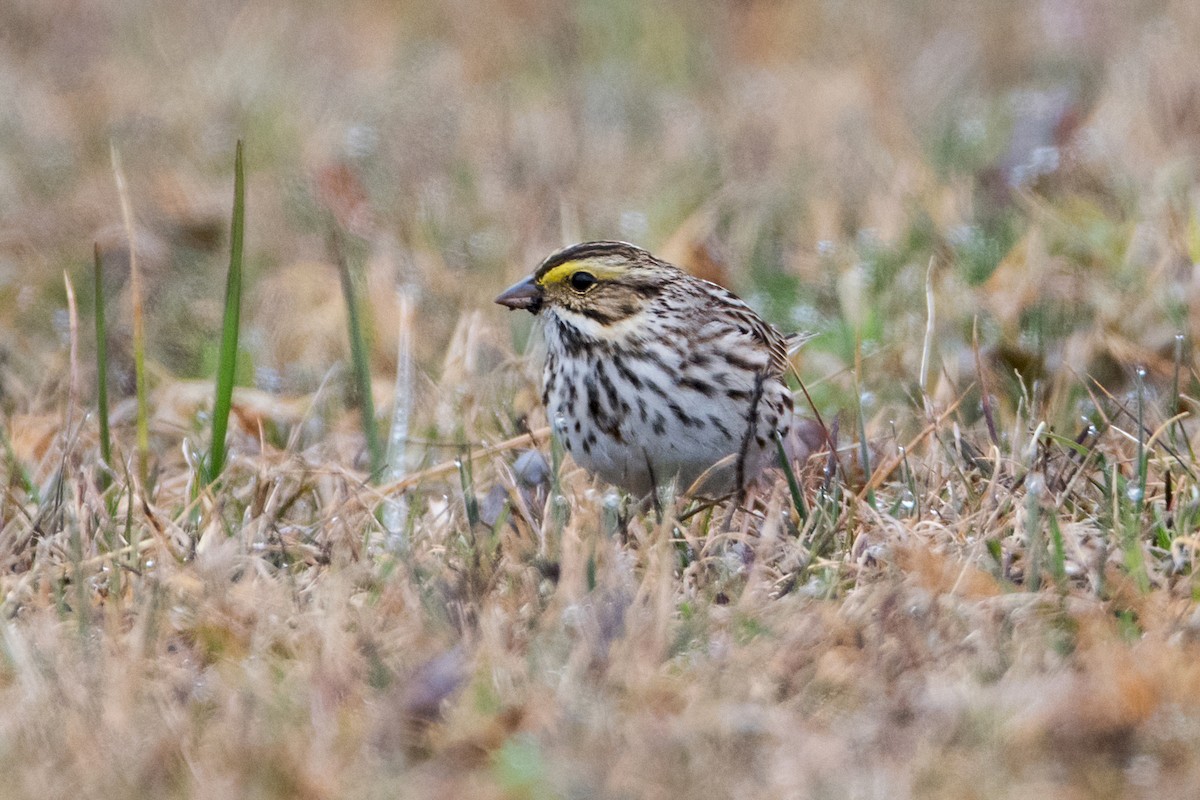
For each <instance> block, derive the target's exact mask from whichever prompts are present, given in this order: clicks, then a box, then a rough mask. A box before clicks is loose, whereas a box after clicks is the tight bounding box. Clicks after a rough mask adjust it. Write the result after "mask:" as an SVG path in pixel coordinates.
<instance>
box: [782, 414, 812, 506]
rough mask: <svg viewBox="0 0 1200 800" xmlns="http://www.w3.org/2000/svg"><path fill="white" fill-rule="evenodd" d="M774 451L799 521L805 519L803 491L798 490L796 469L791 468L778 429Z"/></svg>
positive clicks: (798, 483)
mask: <svg viewBox="0 0 1200 800" xmlns="http://www.w3.org/2000/svg"><path fill="white" fill-rule="evenodd" d="M775 453H776V455H777V456H778V457H779V465H780V467H782V468H783V474H784V475H785V476H787V484H788V491H789V492H791V495H792V507H794V508H795V509H796V513H797V514H799V515H800V519H801V521H804V520H807V519H808V507H807V506H805V505H804V493H803V492H802V491H801V490H800V482H799V481H798V480H796V471H795V470H794V469H792V462H791V460H790V459H789V458H788V455H787V449H786V448H784V446H783V437H782V436H781V435H780V434H779V431H775Z"/></svg>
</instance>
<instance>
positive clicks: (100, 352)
mask: <svg viewBox="0 0 1200 800" xmlns="http://www.w3.org/2000/svg"><path fill="white" fill-rule="evenodd" d="M93 256H94V258H93V261H92V270H93V272H92V276H93V280H94V282H95V287H94V288H95V292H94V301H95V309H94V316H95V317H96V419H97V420H98V421H99V423H100V458H101V459H103V460H104V469H102V470H101V471H100V490H101V491H104V490H105V489H107V488H108V485H109V482H110V481H111V479H112V476H111V473H112V434H111V433H110V431H109V426H108V324H107V320H106V318H105V314H106V309H105V306H104V265H103V260H102V259H101V258H100V245H99V244H98V243H97V244H96V245H95V246H94V247H93Z"/></svg>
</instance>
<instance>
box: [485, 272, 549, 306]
mask: <svg viewBox="0 0 1200 800" xmlns="http://www.w3.org/2000/svg"><path fill="white" fill-rule="evenodd" d="M496 302H497V303H499V304H500V305H502V306H508V307H509V308H513V309H516V308H523V309H525V310H526V311H528V312H529V313H530V314H536V313H538V312H539V311H541V310H542V287H540V286H538V285H537V284H536V283H534V282H533V278H532V277H530V278H526V279H525V280H523V281H521V282H520V283H515V284H513V285H512V286H510V287H508V288H507V289H505V290H504V292H503V293H502V294H501V295H500V296H499V297H497V298H496Z"/></svg>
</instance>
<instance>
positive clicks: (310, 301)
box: [0, 0, 1200, 798]
mask: <svg viewBox="0 0 1200 800" xmlns="http://www.w3.org/2000/svg"><path fill="white" fill-rule="evenodd" d="M1198 37H1200V10H1198V9H1197V8H1196V7H1194V4H1191V3H1188V2H1183V0H1176V1H1175V2H1129V3H1122V4H1097V3H1088V2H1083V1H1082V0H1040V1H1039V2H1033V1H1032V0H1028V1H1023V2H1015V3H1008V4H994V3H979V4H970V5H969V4H957V3H950V2H947V1H946V0H913V1H912V2H905V3H886V2H882V0H868V2H862V3H855V4H837V3H833V4H831V3H821V2H815V1H814V2H804V1H803V0H801V1H799V2H793V3H787V2H768V1H767V0H752V1H751V2H739V3H729V4H722V3H715V2H702V3H685V2H662V3H634V2H624V1H623V0H622V2H617V3H599V2H588V1H583V0H581V1H580V2H573V3H561V4H556V3H550V2H546V1H545V0H521V1H520V2H518V1H517V0H509V1H508V2H502V3H497V4H487V5H482V4H461V3H444V4H425V3H416V2H400V3H394V4H385V3H377V2H366V1H365V0H364V1H363V2H351V3H347V4H340V5H338V4H328V3H318V2H309V3H299V4H293V5H284V4H265V3H264V4H257V5H240V4H235V3H209V4H202V3H192V2H185V3H180V4H173V5H171V6H169V7H168V6H164V5H162V4H150V3H142V2H130V3H125V4H121V5H120V6H119V7H114V6H112V5H110V4H103V3H91V2H80V3H76V4H73V5H72V6H71V9H70V13H66V12H65V11H63V10H62V8H61V7H58V6H50V5H47V4H42V3H35V2H20V1H19V2H14V3H8V4H5V5H3V6H0V63H3V67H4V68H3V69H0V97H2V98H3V99H4V105H5V108H6V109H7V111H6V114H5V115H4V119H3V121H2V122H0V320H2V321H3V324H2V325H0V421H2V422H3V427H2V430H3V432H4V442H3V444H4V447H3V452H2V458H0V479H2V481H3V486H4V492H3V496H2V498H0V567H2V568H3V569H2V570H0V595H2V597H0V702H3V705H4V708H5V709H6V712H5V714H4V715H3V721H0V768H2V769H3V770H4V772H5V774H6V775H7V776H9V779H8V780H7V781H6V785H5V789H4V793H5V795H6V796H12V797H26V796H35V795H36V796H39V797H66V796H74V797H79V796H84V797H93V796H153V797H174V796H181V797H182V796H214V797H216V796H221V797H230V796H237V797H264V798H265V797H313V798H317V797H376V796H401V797H414V798H416V797H434V796H437V797H441V796H445V797H467V798H476V797H479V798H493V797H495V798H551V797H564V798H565V797H605V798H608V797H611V798H624V797H679V796H697V795H698V796H706V797H707V796H711V797H723V796H730V797H754V798H761V797H781V798H782V797H835V796H836V797H842V796H850V797H878V798H904V797H922V798H924V797H936V798H1017V797H1063V798H1084V797H1096V798H1116V797H1154V798H1170V797H1192V796H1194V787H1195V786H1196V785H1198V784H1200V744H1198V743H1200V736H1198V735H1197V734H1198V732H1200V641H1198V637H1200V614H1197V606H1196V603H1195V598H1196V596H1197V584H1196V578H1195V569H1194V561H1195V549H1196V545H1197V528H1198V526H1200V486H1198V483H1200V480H1198V478H1197V476H1198V475H1200V462H1198V460H1197V458H1196V456H1195V450H1196V448H1197V441H1196V438H1197V429H1196V426H1195V423H1194V422H1193V420H1192V418H1191V417H1192V415H1193V413H1194V411H1195V406H1196V403H1197V400H1196V397H1197V396H1200V395H1198V394H1197V388H1198V386H1197V374H1196V371H1195V359H1194V346H1193V343H1194V341H1195V340H1196V338H1197V333H1198V332H1200V331H1198V330H1197V327H1196V326H1197V323H1196V322H1195V321H1194V319H1195V315H1193V313H1192V311H1191V309H1192V308H1193V307H1194V306H1195V305H1196V301H1197V298H1198V293H1200V280H1197V277H1196V275H1197V273H1196V267H1195V264H1196V262H1197V261H1200V216H1198V211H1197V208H1198V204H1200V195H1198V193H1197V175H1198V170H1200V160H1198V157H1200V105H1198V104H1197V103H1196V99H1197V98H1200V56H1198V55H1197V53H1196V50H1195V47H1194V42H1195V41H1196V40H1197V38H1198ZM238 138H244V139H245V140H246V142H247V150H246V159H247V188H248V197H247V204H246V205H247V228H246V245H245V247H246V249H245V253H246V272H245V292H246V298H247V308H246V310H245V314H244V316H243V324H242V337H241V340H240V345H241V364H240V370H239V373H238V380H239V382H240V384H241V386H240V388H239V389H238V390H237V391H236V392H235V395H234V402H233V417H232V418H231V420H230V425H231V435H230V440H229V453H228V460H227V466H226V469H225V472H224V475H223V478H222V480H221V481H219V482H218V483H217V484H214V485H212V486H209V487H207V488H205V484H206V483H207V481H204V480H202V478H203V475H202V472H201V469H202V457H203V452H202V448H203V447H205V446H206V445H207V442H208V441H209V437H210V435H211V430H210V414H211V403H212V397H213V387H212V383H211V380H212V376H213V374H214V373H215V371H216V365H217V357H218V355H217V354H218V346H217V342H218V331H219V330H220V319H221V309H222V302H221V301H222V297H223V287H224V277H225V275H224V269H225V266H226V261H225V253H226V252H227V249H226V248H227V244H226V238H225V237H227V235H228V231H227V228H226V226H227V224H228V223H227V221H228V219H229V208H228V202H229V186H230V184H231V177H232V173H231V166H230V165H231V163H232V153H233V147H234V142H235V141H236V140H237V139H238ZM110 143H112V144H114V145H115V146H116V147H117V148H118V149H119V150H120V152H121V153H122V155H123V160H124V172H125V174H126V177H127V179H128V181H129V184H130V200H131V202H132V205H133V210H134V216H135V218H136V222H137V224H136V235H135V238H136V248H137V253H138V258H139V261H140V264H141V266H142V270H143V280H144V287H143V290H144V295H145V297H144V299H145V303H146V305H145V309H146V325H147V348H148V351H147V370H148V373H149V376H150V381H151V387H150V411H151V415H152V416H151V419H150V434H151V461H152V463H151V465H150V467H151V469H150V472H149V475H148V479H147V480H145V481H142V480H140V479H138V478H137V477H136V476H137V470H136V468H135V467H134V465H133V464H132V454H133V450H134V446H135V443H134V429H133V428H134V418H135V413H136V412H135V409H134V402H133V399H132V397H133V354H132V350H131V345H130V308H131V303H132V298H131V295H130V288H129V285H128V273H129V267H128V261H129V255H128V253H129V248H128V242H127V239H126V236H125V234H124V230H123V228H122V224H121V219H120V214H119V212H118V210H117V202H116V200H117V196H116V189H115V186H114V182H113V175H112V171H111V167H110V161H109V145H110ZM331 226H336V228H337V229H338V230H340V231H343V232H344V233H345V234H346V237H345V242H344V248H345V253H344V255H345V256H346V258H347V260H348V262H349V263H351V264H352V265H353V267H354V269H355V270H356V276H355V277H356V280H358V281H359V282H360V285H359V286H358V287H357V288H358V289H359V290H360V291H359V293H358V294H359V296H360V297H362V298H364V299H365V300H366V302H365V304H364V305H365V308H364V309H363V310H364V315H365V327H366V328H367V333H368V334H369V336H368V338H369V339H370V340H371V341H370V343H369V344H370V351H371V358H372V360H373V369H374V372H375V376H376V385H375V387H374V395H375V401H376V402H375V406H376V408H378V409H379V410H380V412H381V415H382V414H384V413H386V412H388V411H389V410H390V405H391V391H392V387H391V384H392V381H391V380H390V377H391V374H392V370H394V369H395V359H396V347H395V341H396V337H397V335H398V326H399V325H400V317H401V316H402V315H401V314H399V313H398V311H397V308H398V306H399V301H398V299H397V297H398V291H397V287H401V290H402V291H403V292H404V293H406V294H407V296H409V297H415V298H416V304H415V312H414V313H415V321H414V323H413V328H412V329H411V330H409V331H408V333H409V337H408V338H409V339H410V340H411V341H412V342H413V345H414V348H415V353H414V356H415V363H416V365H417V380H416V383H415V386H414V396H415V405H414V407H413V409H412V410H411V412H412V413H411V423H410V431H411V432H412V436H411V437H410V445H409V450H408V455H409V461H410V463H409V467H410V469H411V470H412V475H413V476H412V477H410V478H409V479H407V480H406V482H405V483H404V488H405V491H404V493H403V496H404V498H405V501H406V506H405V514H406V516H405V517H404V519H405V522H404V525H403V530H402V533H403V534H404V536H403V537H402V538H401V537H397V536H395V535H389V532H388V531H385V530H384V529H383V528H382V526H381V524H380V522H379V519H381V518H386V517H385V516H383V515H382V514H380V509H381V506H382V504H383V502H384V500H385V497H392V498H394V497H396V496H397V495H399V494H400V492H399V491H398V489H397V487H396V486H395V485H393V486H392V487H390V488H389V487H388V486H386V485H385V486H376V485H373V484H372V483H371V482H370V481H369V480H368V475H367V469H368V464H369V459H368V454H367V445H366V442H365V441H364V438H363V436H362V433H361V431H362V427H361V426H360V425H359V422H358V420H357V419H356V416H355V413H354V412H353V411H352V409H351V406H352V405H353V403H354V392H355V389H354V381H353V377H352V375H351V374H350V371H349V368H348V366H347V365H348V362H349V345H348V343H347V337H346V321H345V318H344V314H345V311H344V305H343V303H342V300H341V289H340V288H339V276H338V272H337V268H336V265H335V261H336V257H337V255H338V254H337V253H335V252H331V249H332V248H331V246H330V244H329V231H330V229H331ZM592 237H597V238H598V237H605V238H612V237H616V238H625V239H630V240H634V241H636V242H638V243H640V244H643V245H646V246H648V247H650V248H651V249H653V250H655V251H656V252H657V253H659V254H661V255H664V256H667V257H669V258H672V259H675V260H677V261H679V262H680V263H682V264H684V265H686V266H688V267H689V268H690V269H692V270H694V271H696V272H697V273H699V274H702V275H704V276H705V277H709V278H712V279H714V280H718V281H720V282H723V283H725V284H727V285H729V286H731V287H732V288H734V289H736V290H737V291H739V292H740V293H742V294H743V296H745V297H747V299H749V300H750V301H751V302H752V303H753V304H754V305H755V306H756V307H758V308H759V309H761V310H762V311H763V312H764V313H765V314H766V315H768V316H769V317H770V318H771V319H772V320H773V321H774V322H776V323H777V324H779V325H780V326H781V327H784V328H785V329H788V330H797V329H799V330H809V331H812V332H814V333H816V334H817V336H816V338H814V339H813V340H812V342H811V343H810V344H809V345H807V346H806V348H805V349H804V350H803V351H802V353H801V354H800V356H799V357H798V358H797V368H798V372H799V374H800V376H801V377H802V379H803V380H804V382H805V385H806V387H807V389H808V391H809V392H810V394H811V396H812V397H813V400H814V402H815V404H816V406H817V408H818V409H819V411H820V412H821V414H822V416H823V417H824V418H825V419H826V421H827V422H829V423H830V425H831V427H836V430H837V440H838V445H839V451H838V454H837V456H836V458H835V459H834V462H833V463H834V464H835V466H836V468H835V469H832V470H831V469H829V466H830V463H831V462H830V461H828V460H826V459H824V458H821V459H815V460H814V461H813V462H812V463H811V464H809V465H806V468H805V470H803V471H802V473H801V476H800V477H801V483H802V494H803V497H804V515H803V516H802V515H801V514H800V513H798V512H797V511H796V509H794V508H793V503H792V498H791V496H790V494H789V492H788V488H787V486H786V485H785V484H784V483H783V482H780V483H779V485H777V486H775V487H773V488H772V489H771V490H770V491H767V492H765V493H764V494H763V496H762V497H761V498H760V499H759V501H758V503H757V505H756V506H755V507H754V508H753V509H752V510H751V511H750V512H747V513H739V514H738V515H737V516H735V517H734V519H733V523H734V524H733V525H732V527H731V529H730V530H722V526H721V522H722V520H723V519H724V512H723V511H720V510H719V511H716V512H710V511H709V510H706V509H703V508H699V507H697V506H695V505H693V504H689V503H686V502H680V503H678V504H676V505H675V506H674V507H671V508H668V509H667V510H666V514H665V516H664V517H663V518H662V519H661V520H660V519H658V518H657V517H656V516H655V515H654V514H653V513H639V512H638V511H637V509H634V508H631V507H630V504H629V503H627V502H625V501H624V500H623V499H622V498H620V497H618V496H617V495H615V494H613V493H611V492H609V491H607V489H606V487H604V486H601V485H596V484H594V483H592V482H590V481H589V480H588V478H587V476H586V475H584V474H582V473H580V472H579V471H578V470H576V469H574V467H573V466H572V465H571V464H570V463H569V462H568V463H566V464H563V465H561V467H560V466H559V465H557V464H556V463H555V459H554V458H553V457H552V454H551V449H550V447H549V444H548V443H547V442H545V441H544V440H538V441H537V442H536V448H534V450H530V448H529V444H528V442H524V441H518V442H516V443H515V444H513V445H511V446H508V447H504V448H495V447H491V446H492V445H495V444H496V443H498V442H502V441H506V440H507V441H510V442H511V441H512V440H513V437H516V436H518V435H520V434H521V433H522V432H524V431H528V430H537V429H539V428H540V427H541V426H542V425H543V424H544V418H543V417H542V415H541V410H540V408H539V407H538V405H537V400H536V395H537V392H536V389H535V387H536V381H537V372H538V370H537V366H536V354H535V353H534V351H535V350H536V347H534V346H533V345H532V344H531V343H532V342H534V341H536V335H533V336H531V331H530V327H529V320H528V319H527V317H525V316H524V315H511V316H506V315H505V314H503V313H502V312H501V310H500V309H496V308H494V307H492V306H491V302H490V301H491V298H492V297H493V296H494V295H495V293H496V292H497V291H498V290H499V289H501V288H502V287H503V286H505V285H507V284H508V283H509V282H511V281H512V280H514V279H515V278H517V277H518V276H520V275H522V274H524V273H526V272H528V271H529V269H531V267H532V266H533V265H534V264H535V263H536V262H537V260H538V259H539V258H540V257H541V256H542V255H544V254H545V253H546V252H548V251H550V250H551V249H554V248H555V247H557V246H559V245H560V244H562V243H564V242H567V241H575V240H579V239H584V238H592ZM93 242H95V243H98V245H99V250H100V253H101V256H102V268H103V274H104V283H105V286H104V289H105V294H106V295H107V298H108V303H109V308H110V313H109V318H108V326H107V336H108V339H109V343H108V344H109V346H108V357H109V363H110V365H111V366H110V380H111V385H110V399H111V406H112V424H113V435H114V439H115V441H114V459H113V460H114V462H115V463H114V464H112V465H111V476H110V477H111V484H110V483H109V482H107V481H106V478H105V467H104V464H103V462H102V460H101V459H100V457H99V452H100V443H99V438H98V437H99V433H98V426H97V424H96V421H95V415H94V410H95V398H94V396H93V387H95V385H96V380H95V378H96V376H95V359H94V358H92V357H91V354H92V353H93V352H94V341H93V340H92V338H91V337H90V335H89V334H88V333H87V332H89V331H91V330H92V329H93V326H92V325H90V324H82V322H85V321H87V322H90V320H78V321H77V324H76V325H74V326H72V324H71V323H72V320H71V317H70V315H69V313H68V312H67V310H66V308H67V303H66V294H65V292H66V290H65V288H64V282H63V275H64V273H65V274H66V275H67V277H68V279H69V280H70V281H71V283H72V284H73V286H74V289H75V293H76V294H77V295H78V303H77V306H78V308H79V309H82V310H83V311H81V312H80V313H81V314H84V315H85V316H86V315H87V314H88V313H89V311H88V310H90V309H91V308H92V304H91V302H90V301H91V299H92V293H93V292H94V288H93V287H94V283H93V281H92V279H91V274H92V273H91V254H92V245H93ZM73 327H74V329H75V330H76V331H77V333H76V343H77V357H76V359H75V361H74V363H75V366H74V367H72V366H71V365H72V360H71V358H70V352H71V336H72V334H71V331H72V329H73ZM531 354H532V357H531ZM85 413H86V414H87V415H88V416H86V417H84V414H85ZM81 419H82V422H81V421H80V420H81ZM860 420H861V422H860ZM863 441H865V442H866V443H867V447H866V448H862V447H860V446H859V444H860V443H861V442H863ZM489 448H490V449H489ZM391 533H393V534H394V533H395V532H391ZM402 540H403V541H407V543H408V546H407V548H406V549H399V548H397V547H396V543H397V542H398V541H402Z"/></svg>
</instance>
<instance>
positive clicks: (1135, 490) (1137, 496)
mask: <svg viewBox="0 0 1200 800" xmlns="http://www.w3.org/2000/svg"><path fill="white" fill-rule="evenodd" d="M1125 496H1126V497H1128V498H1129V502H1131V503H1138V502H1141V499H1142V487H1140V486H1130V487H1129V488H1128V489H1126V490H1125Z"/></svg>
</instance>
